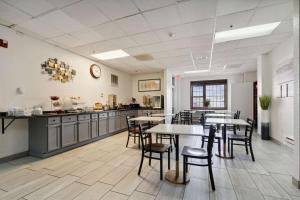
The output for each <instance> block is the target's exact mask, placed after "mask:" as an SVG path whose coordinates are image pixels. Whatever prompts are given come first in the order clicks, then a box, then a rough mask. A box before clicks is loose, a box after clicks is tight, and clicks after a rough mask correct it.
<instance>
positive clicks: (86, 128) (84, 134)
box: [78, 120, 91, 142]
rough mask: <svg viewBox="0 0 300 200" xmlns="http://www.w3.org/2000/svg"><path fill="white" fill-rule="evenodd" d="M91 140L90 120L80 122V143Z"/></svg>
mask: <svg viewBox="0 0 300 200" xmlns="http://www.w3.org/2000/svg"><path fill="white" fill-rule="evenodd" d="M90 138H91V127H90V120H85V121H79V122H78V141H79V142H82V141H85V140H88V139H90Z"/></svg>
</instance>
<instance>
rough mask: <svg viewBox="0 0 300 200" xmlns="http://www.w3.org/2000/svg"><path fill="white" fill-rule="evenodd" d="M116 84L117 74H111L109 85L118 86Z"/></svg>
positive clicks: (117, 81) (117, 82)
mask: <svg viewBox="0 0 300 200" xmlns="http://www.w3.org/2000/svg"><path fill="white" fill-rule="evenodd" d="M118 84H119V80H118V76H117V75H114V74H112V75H111V85H112V86H118Z"/></svg>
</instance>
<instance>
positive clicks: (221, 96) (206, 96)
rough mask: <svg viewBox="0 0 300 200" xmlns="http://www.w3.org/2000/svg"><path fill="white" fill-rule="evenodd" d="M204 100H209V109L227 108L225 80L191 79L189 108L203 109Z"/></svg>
mask: <svg viewBox="0 0 300 200" xmlns="http://www.w3.org/2000/svg"><path fill="white" fill-rule="evenodd" d="M204 100H209V101H210V105H209V108H210V109H216V110H218V109H219V110H222V109H227V80H211V81H192V82H191V108H192V109H204V106H203V101H204Z"/></svg>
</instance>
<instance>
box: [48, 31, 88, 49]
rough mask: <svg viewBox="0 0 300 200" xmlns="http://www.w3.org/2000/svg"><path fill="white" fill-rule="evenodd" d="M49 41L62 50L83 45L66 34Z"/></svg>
mask: <svg viewBox="0 0 300 200" xmlns="http://www.w3.org/2000/svg"><path fill="white" fill-rule="evenodd" d="M50 40H51V41H53V42H55V43H57V44H58V45H60V46H61V47H63V48H70V47H76V46H79V45H82V44H84V42H82V41H80V40H78V39H77V38H75V37H73V36H71V35H68V34H65V35H62V36H58V37H54V38H51V39H50Z"/></svg>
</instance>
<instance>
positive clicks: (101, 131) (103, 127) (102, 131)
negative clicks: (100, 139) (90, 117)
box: [99, 119, 107, 136]
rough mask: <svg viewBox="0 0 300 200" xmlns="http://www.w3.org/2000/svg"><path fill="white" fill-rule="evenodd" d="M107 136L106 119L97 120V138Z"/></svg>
mask: <svg viewBox="0 0 300 200" xmlns="http://www.w3.org/2000/svg"><path fill="white" fill-rule="evenodd" d="M105 134H107V119H99V136H101V135H105Z"/></svg>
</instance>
